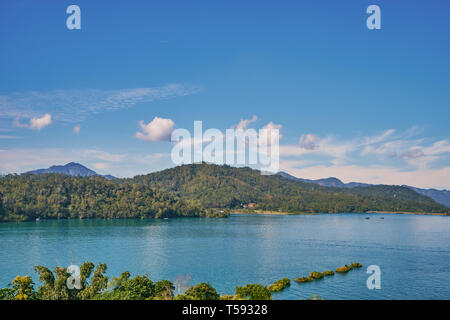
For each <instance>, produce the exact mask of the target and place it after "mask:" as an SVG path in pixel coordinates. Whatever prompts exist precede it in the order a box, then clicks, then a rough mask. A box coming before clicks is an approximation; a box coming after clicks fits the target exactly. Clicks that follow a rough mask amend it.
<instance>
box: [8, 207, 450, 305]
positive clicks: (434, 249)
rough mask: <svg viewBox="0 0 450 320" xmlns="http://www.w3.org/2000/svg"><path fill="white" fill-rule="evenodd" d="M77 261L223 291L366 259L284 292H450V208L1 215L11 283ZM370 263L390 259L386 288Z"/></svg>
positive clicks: (403, 295) (423, 295)
mask: <svg viewBox="0 0 450 320" xmlns="http://www.w3.org/2000/svg"><path fill="white" fill-rule="evenodd" d="M368 216H369V217H370V219H369V220H367V219H365V217H368ZM380 217H384V219H380ZM72 261H77V262H79V263H80V262H83V261H92V262H94V263H99V262H104V263H106V264H107V265H108V275H109V276H118V275H120V273H121V272H123V271H125V270H129V271H130V272H131V273H132V274H145V273H149V274H150V277H151V278H152V279H153V280H160V279H169V280H172V281H173V280H175V278H176V277H177V276H185V275H187V274H189V275H190V276H191V284H195V283H198V282H202V281H205V282H210V283H211V284H212V285H213V286H214V287H215V288H216V289H217V290H218V291H219V292H220V293H221V294H232V293H234V288H235V286H237V285H245V284H247V283H261V284H264V285H267V284H269V283H271V282H273V281H275V280H278V279H280V278H283V277H288V278H290V279H293V278H296V277H299V276H306V275H308V274H309V272H311V271H314V270H317V271H323V270H325V269H331V270H334V269H335V268H336V267H338V266H342V265H344V264H348V263H350V262H360V263H362V264H363V266H364V267H363V268H361V269H359V270H352V271H350V272H349V273H347V274H345V275H341V274H336V275H335V276H333V277H328V278H326V279H324V280H320V281H315V282H312V283H306V284H298V283H295V282H293V281H292V284H291V287H290V288H289V289H287V290H285V291H284V292H281V293H279V294H275V295H274V298H275V299H305V298H310V297H312V295H313V294H314V295H319V296H320V297H322V298H324V299H450V217H440V216H420V215H395V214H370V215H368V214H322V215H301V216H282V215H258V216H256V215H233V216H231V217H230V218H228V219H202V218H178V219H169V220H83V221H79V220H76V221H67V220H62V221H56V220H55V221H41V222H27V223H4V224H0V286H1V287H4V286H6V285H7V284H8V283H9V282H10V281H11V280H12V279H13V278H14V277H15V276H16V275H17V274H21V275H24V274H30V275H34V273H33V266H34V265H45V266H51V267H54V266H68V265H70V264H72ZM368 265H378V266H379V267H380V268H381V273H382V274H381V289H380V290H368V289H367V287H366V279H367V277H368V276H369V275H368V274H367V273H366V267H367V266H368ZM34 279H35V281H37V277H36V276H35V275H34Z"/></svg>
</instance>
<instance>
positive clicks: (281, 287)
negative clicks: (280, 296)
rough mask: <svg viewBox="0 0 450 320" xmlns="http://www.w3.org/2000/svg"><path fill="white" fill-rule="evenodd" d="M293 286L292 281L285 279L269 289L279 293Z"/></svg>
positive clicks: (276, 282)
mask: <svg viewBox="0 0 450 320" xmlns="http://www.w3.org/2000/svg"><path fill="white" fill-rule="evenodd" d="M290 285H291V280H289V279H288V278H283V279H281V280H277V281H275V282H274V283H273V284H271V285H270V286H268V287H267V289H269V291H270V292H279V291H281V290H284V289H285V288H287V287H289V286H290Z"/></svg>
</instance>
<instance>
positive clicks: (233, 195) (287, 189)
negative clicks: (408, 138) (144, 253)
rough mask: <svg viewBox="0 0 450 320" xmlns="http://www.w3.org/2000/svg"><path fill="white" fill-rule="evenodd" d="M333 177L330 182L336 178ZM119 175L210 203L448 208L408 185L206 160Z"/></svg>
mask: <svg viewBox="0 0 450 320" xmlns="http://www.w3.org/2000/svg"><path fill="white" fill-rule="evenodd" d="M336 180H338V179H336ZM336 180H334V181H332V183H334V184H339V183H338V181H336ZM120 181H121V183H131V184H137V185H146V186H148V187H151V188H153V189H155V190H159V191H161V192H169V193H172V194H176V195H177V196H179V197H180V198H182V199H189V200H195V201H199V202H200V203H201V204H202V205H203V206H205V207H210V208H218V207H222V208H231V209H238V208H242V207H250V204H251V207H252V208H255V209H259V210H266V211H284V212H330V213H331V212H367V211H391V212H398V211H404V212H422V213H425V212H441V213H448V212H449V210H448V208H446V207H444V206H442V205H440V204H437V203H436V202H435V201H434V200H432V199H430V198H429V197H426V196H423V195H420V194H418V193H417V192H415V191H413V190H411V189H409V188H407V187H402V186H385V185H379V186H367V187H362V186H355V187H353V188H342V187H327V186H321V185H315V184H312V183H310V182H307V181H306V182H305V181H302V180H301V179H292V178H289V177H287V176H281V175H262V174H261V172H260V171H258V170H253V169H250V168H235V167H230V166H227V165H224V166H218V165H213V164H206V163H202V164H191V165H183V166H179V167H175V168H171V169H166V170H163V171H159V172H154V173H150V174H147V175H140V176H136V177H134V178H130V179H121V180H120ZM341 183H342V182H341Z"/></svg>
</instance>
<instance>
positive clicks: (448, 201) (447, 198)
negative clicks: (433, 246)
mask: <svg viewBox="0 0 450 320" xmlns="http://www.w3.org/2000/svg"><path fill="white" fill-rule="evenodd" d="M278 174H279V175H280V176H282V177H285V178H287V179H292V180H298V181H303V182H307V183H314V184H318V185H321V186H325V187H338V188H354V187H368V186H375V184H369V183H361V182H348V183H344V182H342V181H341V180H340V179H338V178H335V177H330V178H322V179H316V180H311V179H303V178H298V177H295V176H293V175H291V174H289V173H287V172H283V171H280V172H278ZM402 187H406V188H409V189H411V190H414V191H415V192H417V193H418V194H421V195H424V196H427V197H430V198H431V199H433V200H434V201H436V202H437V203H439V204H442V205H444V206H446V207H448V208H450V190H445V189H444V190H437V189H434V188H429V189H423V188H417V187H413V186H409V185H402Z"/></svg>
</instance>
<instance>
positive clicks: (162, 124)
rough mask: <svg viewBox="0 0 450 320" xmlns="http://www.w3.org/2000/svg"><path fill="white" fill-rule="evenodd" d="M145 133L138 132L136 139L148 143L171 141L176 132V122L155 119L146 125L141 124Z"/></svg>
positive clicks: (142, 122) (141, 122)
mask: <svg viewBox="0 0 450 320" xmlns="http://www.w3.org/2000/svg"><path fill="white" fill-rule="evenodd" d="M139 126H140V127H141V129H142V131H143V132H139V131H138V132H136V135H135V137H136V138H138V139H141V140H148V141H169V140H170V136H171V134H172V132H173V130H174V127H175V122H173V120H172V119H164V118H159V117H155V118H154V119H153V120H152V121H151V122H149V123H148V124H145V122H144V121H140V122H139Z"/></svg>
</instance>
